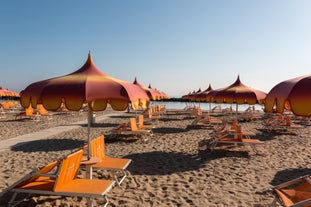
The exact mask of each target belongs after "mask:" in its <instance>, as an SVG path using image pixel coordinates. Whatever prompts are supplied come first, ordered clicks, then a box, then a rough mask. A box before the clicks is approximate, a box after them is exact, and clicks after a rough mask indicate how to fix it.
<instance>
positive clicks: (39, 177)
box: [9, 149, 115, 206]
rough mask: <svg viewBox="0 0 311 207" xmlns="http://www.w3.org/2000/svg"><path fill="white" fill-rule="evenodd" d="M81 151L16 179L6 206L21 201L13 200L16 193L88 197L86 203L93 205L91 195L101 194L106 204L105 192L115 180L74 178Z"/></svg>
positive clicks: (97, 196)
mask: <svg viewBox="0 0 311 207" xmlns="http://www.w3.org/2000/svg"><path fill="white" fill-rule="evenodd" d="M82 154H83V151H82V149H81V150H79V151H77V152H75V153H73V154H70V155H69V156H67V157H66V158H64V159H63V160H61V161H60V162H59V161H56V162H53V163H50V164H48V165H47V166H45V167H43V168H41V170H38V171H37V172H35V173H32V174H31V175H30V177H29V178H27V179H24V180H21V182H19V183H15V184H14V186H13V187H12V188H11V189H10V191H12V192H14V193H13V196H12V198H11V200H10V202H9V206H12V205H14V206H15V205H17V204H19V203H20V202H21V201H17V203H16V202H15V198H16V196H17V194H18V193H24V194H38V195H59V196H75V197H85V198H87V200H88V206H92V203H91V198H100V199H104V201H105V205H104V206H106V205H107V204H108V199H107V197H106V194H107V193H108V192H109V191H110V190H111V188H112V187H113V185H114V183H115V181H111V180H90V179H79V178H76V175H77V173H78V170H79V167H80V161H81V158H82ZM55 168H56V169H55ZM53 169H55V172H56V173H51V174H50V173H49V172H51V171H52V170H53Z"/></svg>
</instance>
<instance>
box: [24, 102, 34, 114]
mask: <svg viewBox="0 0 311 207" xmlns="http://www.w3.org/2000/svg"><path fill="white" fill-rule="evenodd" d="M25 112H26V116H31V115H33V108H32V107H31V105H29V106H28V108H26V109H25Z"/></svg>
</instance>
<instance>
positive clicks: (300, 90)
mask: <svg viewBox="0 0 311 207" xmlns="http://www.w3.org/2000/svg"><path fill="white" fill-rule="evenodd" d="M310 91H311V76H310V75H305V76H300V77H296V78H292V79H289V80H286V81H283V82H281V83H279V84H277V85H275V86H274V87H273V88H272V89H271V90H270V92H269V93H268V95H267V97H266V99H265V111H266V112H273V110H274V108H275V110H276V111H277V112H279V113H282V112H283V111H284V109H287V110H291V111H292V112H293V113H294V114H295V115H298V116H311V93H310Z"/></svg>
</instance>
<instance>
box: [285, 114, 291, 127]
mask: <svg viewBox="0 0 311 207" xmlns="http://www.w3.org/2000/svg"><path fill="white" fill-rule="evenodd" d="M285 125H286V126H290V125H291V123H290V118H289V116H285Z"/></svg>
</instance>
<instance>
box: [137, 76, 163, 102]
mask: <svg viewBox="0 0 311 207" xmlns="http://www.w3.org/2000/svg"><path fill="white" fill-rule="evenodd" d="M133 84H135V85H137V86H139V87H141V88H142V89H143V90H144V91H145V92H146V93H147V95H148V97H149V98H150V99H151V100H160V99H161V94H160V93H159V92H158V91H156V90H154V89H152V88H147V87H145V86H143V85H141V84H140V83H139V82H138V81H137V78H136V77H135V80H134V82H133Z"/></svg>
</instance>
